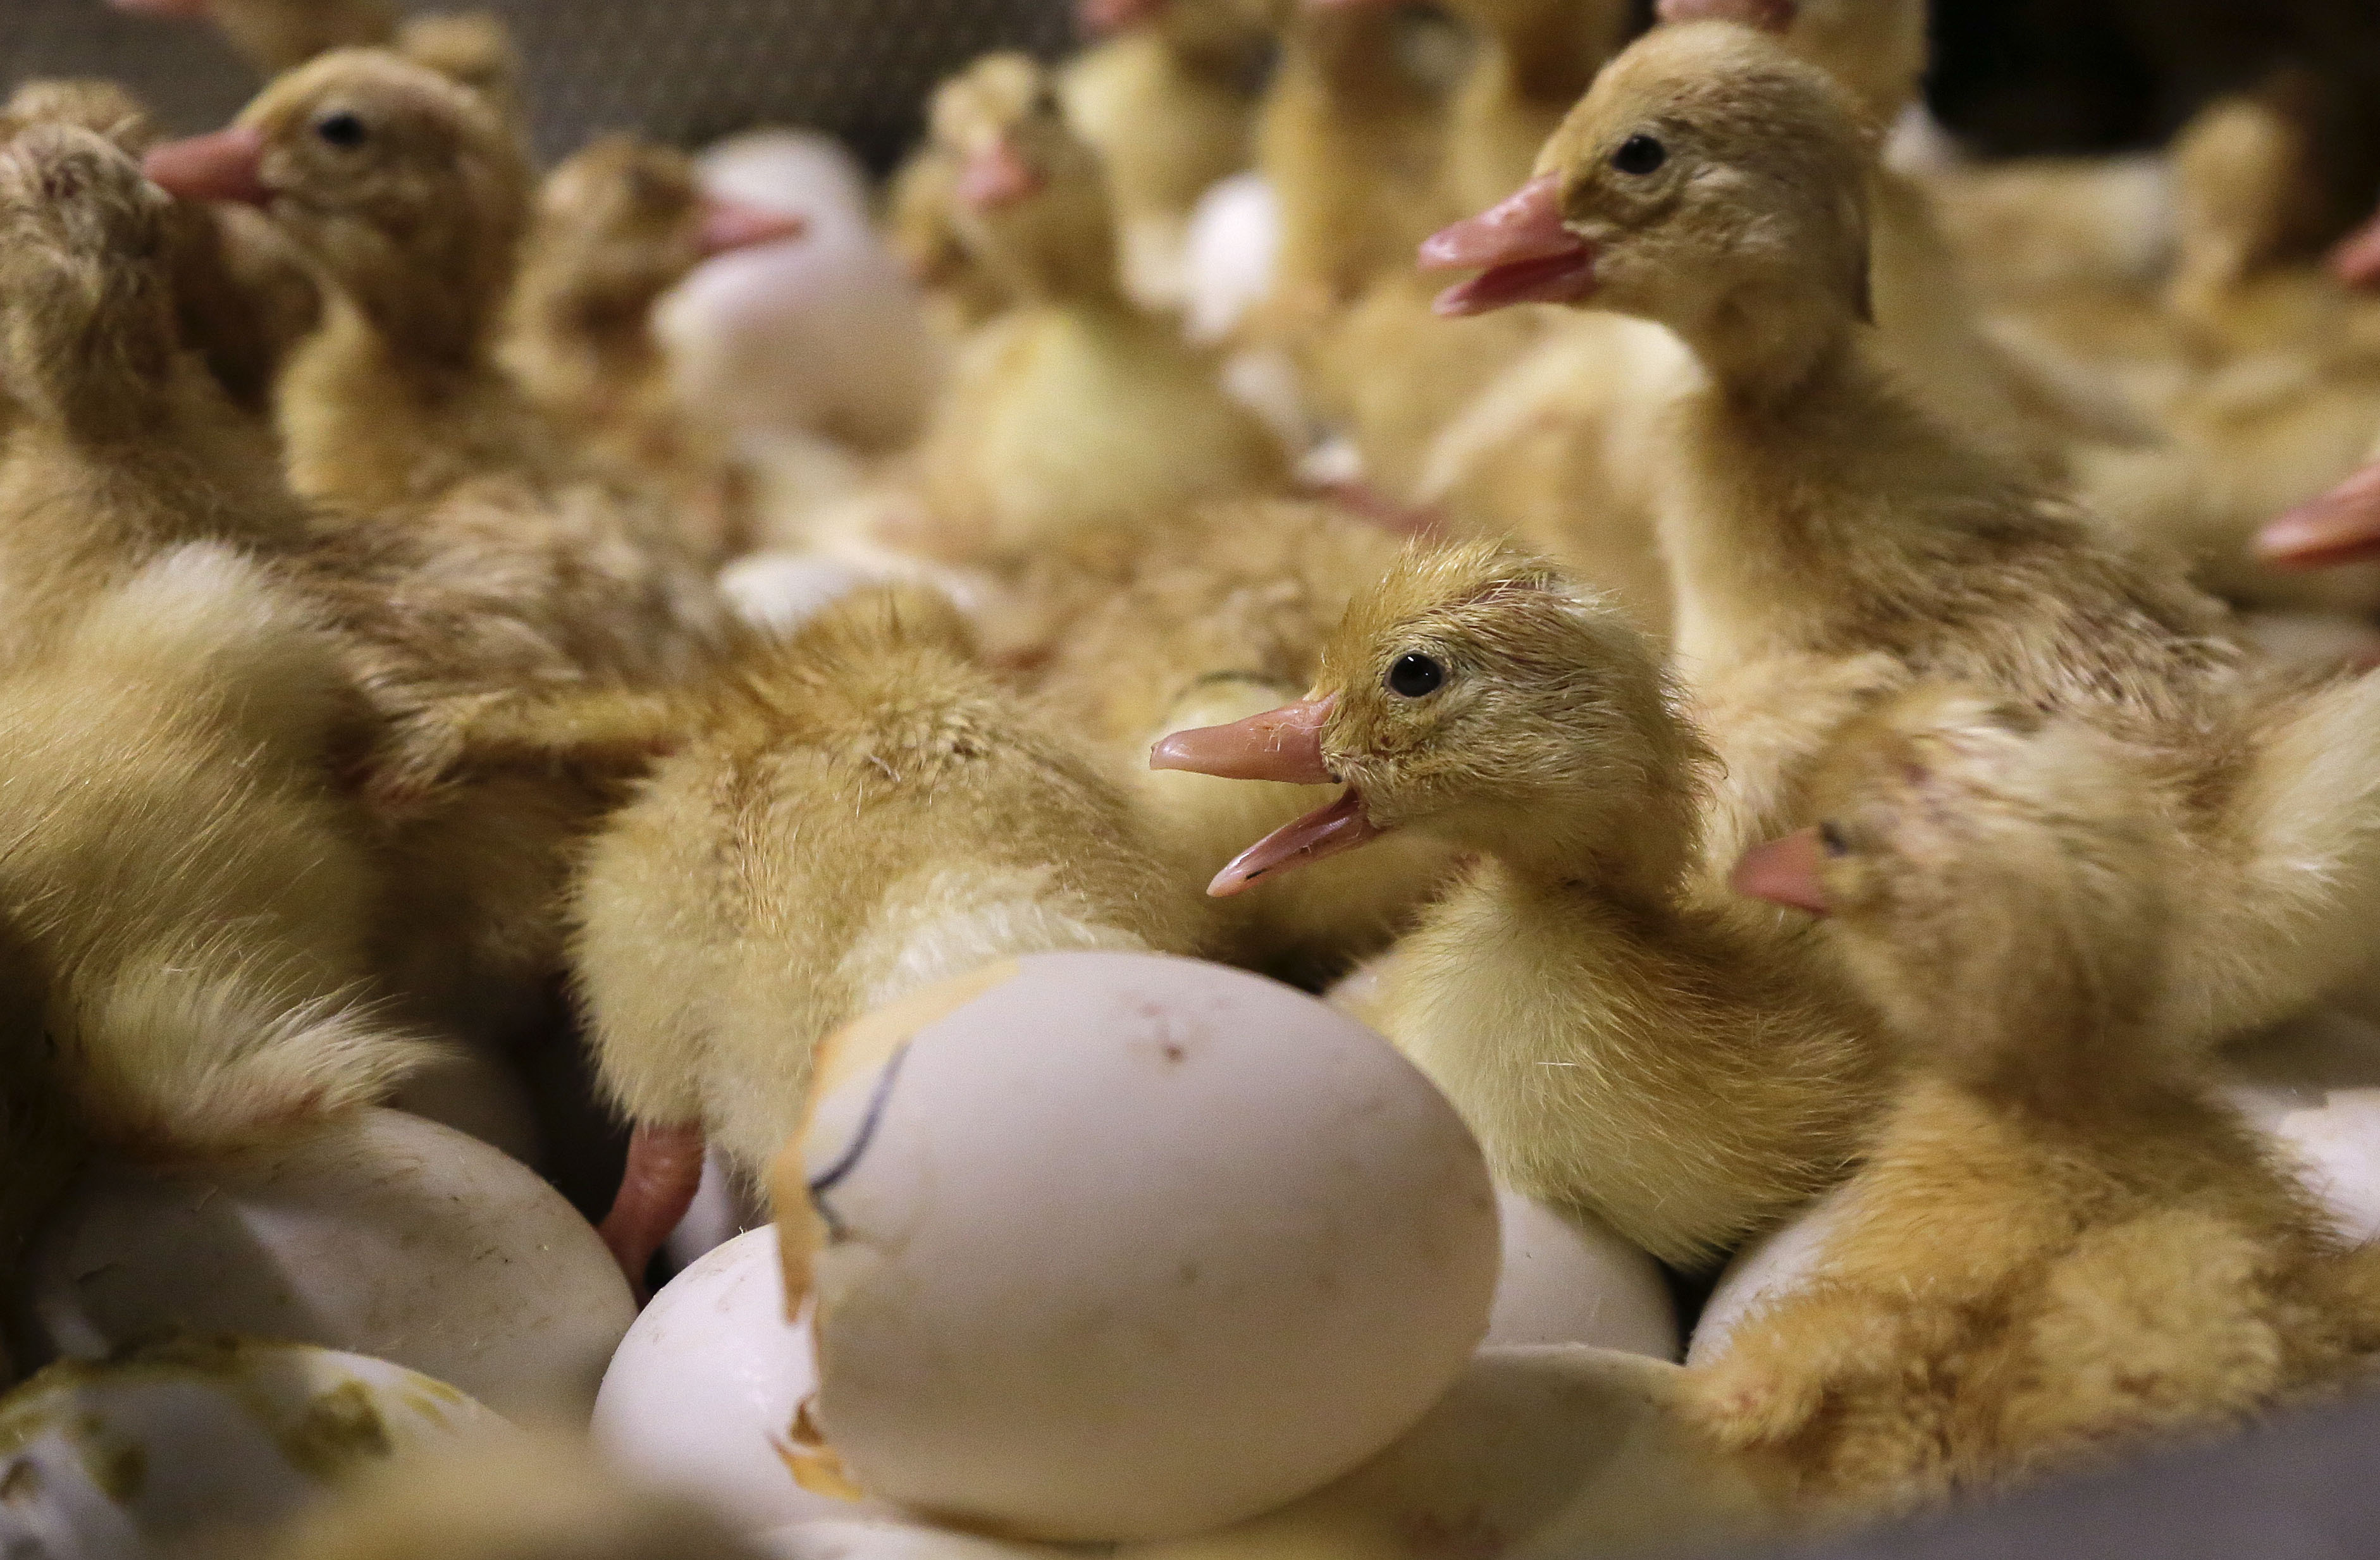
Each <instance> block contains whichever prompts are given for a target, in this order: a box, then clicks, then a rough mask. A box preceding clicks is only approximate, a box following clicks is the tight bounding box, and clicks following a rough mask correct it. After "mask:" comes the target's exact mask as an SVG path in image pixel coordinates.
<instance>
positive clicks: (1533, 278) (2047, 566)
mask: <svg viewBox="0 0 2380 1560" xmlns="http://www.w3.org/2000/svg"><path fill="white" fill-rule="evenodd" d="M1872 156H1873V150H1872V141H1871V138H1870V135H1869V133H1868V132H1867V130H1866V129H1865V128H1864V127H1863V124H1862V121H1861V118H1860V116H1859V115H1858V114H1857V112H1856V109H1855V107H1854V105H1852V103H1850V102H1849V101H1848V100H1847V99H1846V98H1845V97H1844V96H1843V95H1842V93H1841V91H1840V88H1838V87H1837V86H1836V85H1835V84H1834V83H1833V82H1832V81H1831V80H1830V79H1828V78H1827V77H1826V76H1825V75H1824V74H1822V73H1820V72H1818V71H1816V70H1814V69H1812V68H1811V67H1807V66H1805V65H1803V64H1802V63H1801V62H1799V61H1797V60H1795V59H1793V58H1792V57H1791V54H1790V53H1789V52H1788V51H1787V49H1786V48H1785V47H1784V46H1783V45H1782V44H1781V43H1780V42H1779V41H1778V40H1776V39H1774V38H1772V37H1769V36H1767V34H1764V33H1762V32H1759V31H1756V30H1753V29H1749V28H1744V27H1740V26H1735V25H1732V24H1730V23H1726V22H1696V23H1690V24H1686V25H1682V26H1677V27H1671V28H1667V29H1664V30H1660V31H1658V32H1656V33H1654V34H1652V35H1650V36H1648V37H1647V38H1645V39H1644V40H1642V41H1640V42H1637V43H1636V44H1634V45H1633V47H1632V48H1631V49H1630V50H1629V52H1628V53H1626V54H1622V55H1621V58H1620V59H1619V60H1618V61H1615V62H1614V64H1613V65H1612V66H1611V67H1609V68H1608V69H1607V70H1606V71H1605V72H1604V74H1603V76H1602V77H1601V78H1600V79H1597V83H1596V86H1595V89H1594V90H1593V91H1591V92H1589V93H1588V95H1587V97H1586V98H1585V101H1584V102H1583V103H1581V104H1580V106H1579V107H1578V109H1577V110H1576V111H1574V113H1573V116H1572V118H1571V119H1570V120H1569V122H1567V123H1566V124H1565V125H1564V127H1563V128H1562V131H1561V133H1560V135H1559V136H1558V137H1556V139H1554V140H1553V141H1552V142H1551V143H1549V145H1548V149H1547V153H1546V156H1545V159H1544V160H1543V162H1542V163H1540V167H1541V168H1542V169H1543V170H1544V171H1543V173H1542V175H1541V176H1540V177H1539V178H1538V179H1537V180H1536V181H1534V182H1533V183H1532V184H1531V185H1530V186H1528V187H1526V188H1525V189H1524V192H1523V193H1522V194H1521V195H1520V196H1517V197H1515V198H1514V199H1513V200H1512V202H1510V203H1509V204H1508V205H1507V206H1506V207H1504V208H1501V209H1500V211H1499V212H1497V213H1495V215H1494V218H1493V220H1492V221H1487V220H1483V221H1482V222H1480V223H1478V224H1466V225H1465V226H1464V227H1463V228H1460V229H1457V230H1454V231H1452V232H1451V233H1450V234H1449V235H1448V236H1447V238H1446V240H1445V242H1444V244H1443V246H1442V247H1441V248H1440V250H1439V253H1440V255H1441V257H1442V258H1447V259H1456V260H1463V261H1464V262H1467V263H1485V264H1488V265H1489V266H1490V267H1491V269H1489V270H1488V272H1486V274H1485V275H1484V276H1482V277H1481V278H1479V279H1478V280H1475V281H1474V282H1471V283H1468V284H1463V286H1460V287H1458V288H1456V289H1454V290H1453V291H1452V292H1451V293H1450V294H1449V295H1448V296H1447V297H1446V299H1445V300H1444V307H1446V308H1449V309H1451V310H1453V311H1457V312H1461V311H1465V310H1469V309H1475V308H1491V307H1495V306H1498V305H1500V304H1502V303H1506V302H1512V301H1519V300H1524V299H1528V300H1567V301H1569V302H1572V303H1573V304H1580V305H1585V306H1589V307H1597V308H1609V309H1617V310H1621V311H1623V312H1628V313H1632V314H1635V315H1638V316H1641V317H1644V318H1647V319H1652V320H1658V321H1659V322H1661V323H1663V324H1666V325H1668V326H1669V327H1670V329H1671V330H1673V331H1675V332H1676V333H1678V335H1679V336H1680V337H1681V338H1682V340H1683V341H1684V342H1685V343H1686V345H1688V346H1689V347H1690V348H1692V349H1693V351H1694V355H1695V357H1696V358H1697V360H1698V362H1699V364H1700V367H1701V369H1702V371H1703V372H1704V373H1705V374H1706V376H1707V381H1708V383H1707V385H1706V388H1704V389H1702V390H1700V391H1698V392H1697V393H1694V394H1693V395H1691V396H1689V397H1688V398H1687V399H1686V400H1685V401H1684V402H1683V403H1682V405H1681V406H1680V407H1679V409H1678V414H1677V416H1676V417H1675V418H1674V420H1673V421H1672V422H1671V423H1670V425H1669V428H1670V436H1669V439H1668V441H1667V445H1668V449H1667V455H1668V459H1669V460H1670V462H1671V463H1672V464H1673V467H1674V478H1675V479H1674V482H1673V485H1672V487H1671V488H1670V490H1669V491H1668V492H1667V493H1666V494H1665V495H1664V498H1663V502H1662V507H1661V512H1660V515H1659V524H1658V535H1659V538H1660V543H1661V548H1662V551H1663V553H1664V555H1665V558H1666V561H1667V562H1668V564H1669V567H1670V571H1671V574H1672V578H1673V583H1674V588H1675V596H1674V601H1675V608H1676V612H1675V617H1676V624H1677V648H1678V655H1679V660H1680V664H1681V666H1682V669H1683V670H1684V671H1685V673H1686V675H1687V677H1688V678H1689V679H1690V685H1691V686H1692V688H1693V690H1694V695H1695V697H1696V701H1697V705H1698V707H1699V708H1700V710H1701V711H1702V713H1703V716H1704V719H1705V720H1706V730H1707V731H1708V732H1710V733H1711V735H1712V738H1713V741H1714V744H1715V745H1716V746H1717V747H1718V751H1719V755H1720V757H1721V760H1722V764H1723V768H1724V773H1725V775H1726V780H1725V781H1724V783H1723V787H1722V789H1721V791H1720V792H1719V795H1718V804H1717V806H1716V808H1715V812H1716V816H1715V818H1714V820H1713V827H1712V832H1711V851H1712V853H1713V856H1714V858H1715V859H1718V860H1722V861H1723V860H1727V859H1731V857H1732V855H1733V854H1734V853H1737V851H1738V849H1739V847H1741V846H1743V845H1744V844H1746V843H1748V842H1749V841H1752V840H1760V839H1766V838H1769V837H1771V836H1773V835H1775V834H1777V833H1779V832H1781V831H1782V830H1783V829H1784V828H1788V827H1791V826H1794V825H1798V824H1800V823H1803V822H1806V821H1807V819H1808V806H1809V803H1808V799H1807V791H1806V788H1807V784H1808V780H1809V777H1810V774H1811V771H1812V765H1813V763H1814V762H1815V758H1816V757H1817V756H1818V755H1819V754H1820V753H1821V752H1822V751H1823V750H1824V749H1825V748H1826V746H1827V745H1828V744H1829V743H1830V742H1831V741H1832V739H1833V734H1834V732H1835V730H1836V729H1837V727H1838V726H1839V725H1840V722H1841V721H1842V720H1843V719H1844V718H1845V716H1846V715H1847V714H1851V713H1856V711H1857V709H1858V708H1859V707H1860V706H1861V704H1862V703H1863V702H1864V701H1866V700H1871V699H1873V698H1874V697H1876V696H1877V695H1881V694H1884V693H1887V692H1889V691H1890V690H1891V689H1892V688H1893V687H1894V686H1896V685H1900V684H1905V683H1908V682H1912V681H1915V680H1917V679H1919V678H1921V677H1927V676H1934V677H1951V678H1957V679H1962V680H1967V681H1973V682H1976V683H1981V684H1983V685H1985V686H1987V687H1989V688H1991V689H1993V690H1994V691H1995V692H1996V693H1997V694H1998V695H2002V696H2005V697H2008V698H2009V699H2010V700H2011V701H2012V702H2020V703H2027V704H2034V705H2038V706H2040V707H2044V708H2046V709H2052V710H2062V711H2071V712H2072V713H2074V714H2075V715H2077V716H2078V717H2079V718H2082V719H2084V720H2089V721H2090V722H2092V723H2093V724H2095V725H2097V726H2098V727H2100V728H2101V729H2103V730H2105V731H2107V732H2110V733H2111V734H2113V735H2115V736H2117V737H2119V739H2121V740H2124V741H2126V742H2128V743H2130V744H2133V745H2134V746H2135V747H2136V748H2137V749H2138V750H2139V751H2140V752H2141V753H2142V754H2143V757H2144V760H2146V761H2153V762H2154V763H2155V766H2156V767H2157V768H2158V771H2159V773H2160V776H2161V778H2162V779H2163V780H2164V781H2165V785H2164V787H2163V788H2162V790H2161V792H2160V794H2161V795H2162V796H2163V797H2164V798H2165V800H2166V803H2167V804H2168V807H2169V808H2170V813H2169V815H2168V816H2169V818H2170V821H2171V824H2172V826H2173V827H2175V828H2178V829H2179V830H2180V831H2181V832H2182V833H2183V834H2184V835H2185V836H2186V837H2187V838H2188V839H2189V840H2191V841H2192V845H2193V847H2194V848H2195V849H2196V850H2197V852H2198V860H2199V866H2200V868H2201V875H2199V876H2195V877H2193V879H2192V886H2193V887H2194V888H2196V889H2199V890H2200V897H2199V898H2198V899H2197V900H2196V901H2194V902H2193V904H2192V907H2191V908H2192V911H2193V912H2195V913H2194V914H2193V915H2192V916H2191V917H2189V918H2187V919H2186V921H2185V923H2184V927H2185V931H2184V936H2185V937H2186V939H2187V941H2188V945H2189V949H2190V955H2189V957H2187V958H2181V959H2178V960H2177V961H2176V967H2177V969H2178V970H2179V971H2180V972H2182V973H2181V974H2180V976H2179V977H2178V978H2177V980H2176V981H2175V982H2174V984H2173V989H2172V991H2171V992H2170V993H2169V995H2170V996H2171V997H2172V998H2173V999H2174V1000H2175V1001H2176V1003H2177V1004H2178V1010H2177V1012H2176V1014H2175V1015H2172V1016H2171V1020H2170V1022H2173V1023H2174V1024H2175V1025H2176V1026H2177V1027H2178V1028H2180V1029H2183V1030H2189V1031H2191V1032H2193V1033H2195V1034H2199V1035H2200V1036H2201V1037H2203V1038H2209V1039H2211V1038H2214V1037H2215V1036H2216V1035H2219V1034H2226V1033H2229V1032H2231V1031H2234V1030H2236V1029H2240V1028H2245V1027H2248V1026H2250V1025H2251V1024H2253V1023H2254V1022H2263V1021H2265V1020H2269V1019H2277V1018H2279V1017H2282V1016H2286V1014H2288V1013H2289V1012H2290V1011H2293V1010H2296V1009H2297V1008H2298V1007H2300V1006H2302V1005H2303V1004H2304V1003H2306V1002H2308V1001H2310V1000H2312V999H2313V998H2315V997H2316V996H2318V995H2319V994H2320V993H2321V992H2322V991H2323V990H2324V989H2325V988H2326V987H2328V986H2332V985H2334V984H2336V983H2337V982H2338V981H2339V980H2341V979H2344V978H2347V977H2348V976H2349V975H2350V974H2351V973H2353V972H2354V971H2355V970H2356V969H2358V968H2360V967H2361V965H2362V962H2364V961H2366V960H2367V959H2368V957H2369V955H2368V953H2366V952H2364V951H2363V950H2362V949H2359V948H2358V946H2357V941H2358V937H2359V936H2360V934H2357V933H2353V932H2350V929H2349V928H2350V926H2351V925H2369V924H2370V910H2369V909H2368V908H2367V907H2368V906H2370V905H2371V903H2372V898H2371V896H2373V895H2374V894H2375V893H2380V833H2375V831H2374V826H2375V825H2380V815H2375V814H2374V811H2373V808H2374V802H2375V800H2380V799H2375V798H2374V797H2372V796H2371V795H2369V794H2368V793H2367V788H2366V786H2365V784H2364V783H2363V782H2362V780H2357V779H2351V778H2350V780H2347V781H2346V782H2344V783H2341V782H2340V781H2339V780H2338V778H2337V777H2338V775H2339V774H2341V773H2342V772H2343V773H2345V774H2347V775H2349V776H2350V777H2352V776H2354V775H2357V774H2359V773H2360V772H2361V771H2360V769H2358V768H2356V766H2359V765H2362V763H2363V762H2364V760H2363V759H2362V757H2361V756H2360V755H2362V754H2364V753H2366V752H2369V751H2371V750H2373V749H2374V746H2375V744H2380V681H2371V680H2367V681H2364V682H2361V683H2342V684H2338V685H2335V686H2328V687H2324V688H2320V689H2314V690H2304V689H2298V690H2294V691H2292V690H2290V689H2288V688H2277V687H2274V686H2272V685H2270V684H2269V683H2266V682H2265V681H2264V680H2263V679H2260V678H2259V677H2257V676H2254V675H2252V674H2250V672H2249V671H2246V670H2245V669H2244V668H2243V665H2242V660H2241V655H2240V649H2239V647H2238V646H2237V645H2236V643H2235V642H2234V640H2233V638H2232V636H2231V630H2230V625H2229V623H2228V619H2227V617H2226V616H2225V614H2224V612H2223V611H2222V610H2221V608H2220V607H2219V605H2218V604H2216V602H2214V601H2213V600H2211V599H2208V598H2206V597H2204V596H2203V595H2201V594H2199V593H2198V592H2197V591H2196V590H2194V589H2192V587H2190V586H2189V585H2188V584H2187V582H2186V581H2185V580H2184V579H2183V577H2182V575H2181V574H2180V570H2179V569H2178V568H2177V567H2175V566H2174V565H2173V564H2172V563H2171V562H2170V561H2168V560H2160V559H2157V558H2154V557H2149V556H2144V555H2141V554H2137V553H2134V552H2132V551H2131V550H2127V549H2125V548H2123V547H2121V546H2119V544H2118V543H2117V542H2115V541H2114V540H2113V539H2112V538H2109V537H2108V536H2107V534H2106V533H2105V532H2104V530H2103V528H2102V527H2101V526H2099V525H2098V524H2097V523H2095V521H2094V520H2093V518H2092V517H2091V516H2090V515H2088V514H2084V513H2083V512H2081V511H2079V510H2077V509H2076V508H2074V507H2073V506H2072V505H2071V504H2070V503H2068V502H2064V501H2062V500H2060V499H2058V498H2056V497H2054V496H2052V495H2051V494H2050V493H2049V492H2048V491H2046V490H2044V489H2043V488H2042V487H2041V486H2040V485H2039V484H2038V483H2037V482H2036V481H2035V480H2034V479H2033V478H2031V477H2030V476H2029V475H2028V474H2027V472H2026V471H2025V469H2024V468H2023V467H2022V466H2021V465H2019V464H2016V463H2014V462H2012V461H2011V460H2010V458H2009V457H2008V455H2007V454H2006V453H2005V452H2002V451H1998V450H1995V449H1993V448H1990V447H1987V446H1985V445H1983V444H1979V443H1976V442H1974V441H1971V440H1970V439H1969V438H1968V437H1967V436H1966V434H1965V432H1964V430H1962V429H1958V428H1955V427H1953V426H1951V425H1949V424H1948V423H1946V422H1942V421H1939V420H1937V418H1936V417H1933V416H1932V415H1930V414H1929V413H1928V412H1926V411H1925V410H1924V409H1922V408H1921V407H1920V406H1919V405H1916V404H1915V403H1914V402H1913V400H1912V399H1911V398H1910V397H1908V396H1907V395H1906V394H1904V393H1902V392H1901V391H1900V390H1899V389H1898V388H1896V387H1895V385H1894V383H1893V381H1891V380H1890V379H1889V378H1888V376H1887V375H1886V374H1885V373H1884V372H1883V371H1882V370H1881V369H1879V368H1878V367H1877V365H1876V361H1875V359H1874V357H1873V356H1872V354H1871V351H1870V348H1869V346H1868V345H1867V343H1866V341H1865V339H1864V335H1863V333H1861V331H1860V322H1861V321H1862V320H1863V319H1864V317H1865V315H1866V313H1867V312H1868V298H1869V289H1868V282H1867V277H1868V270H1869V248H1868V240H1867V222H1866V200H1865V192H1866V190H1867V188H1868V186H1869V181H1868V176H1867V175H1868V171H1869V166H1870V163H1871V160H1872ZM2350 754H2352V755H2359V756H2358V757H2356V758H2354V759H2353V760H2352V762H2351V763H2348V762H2347V758H2346V756H2347V755H2350ZM2342 763H2346V764H2347V767H2346V768H2344V769H2343V770H2342V769H2341V768H2339V767H2338V766H2340V765H2341V764H2342ZM2317 864H2319V865H2317ZM2284 928H2286V929H2284Z"/></svg>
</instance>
